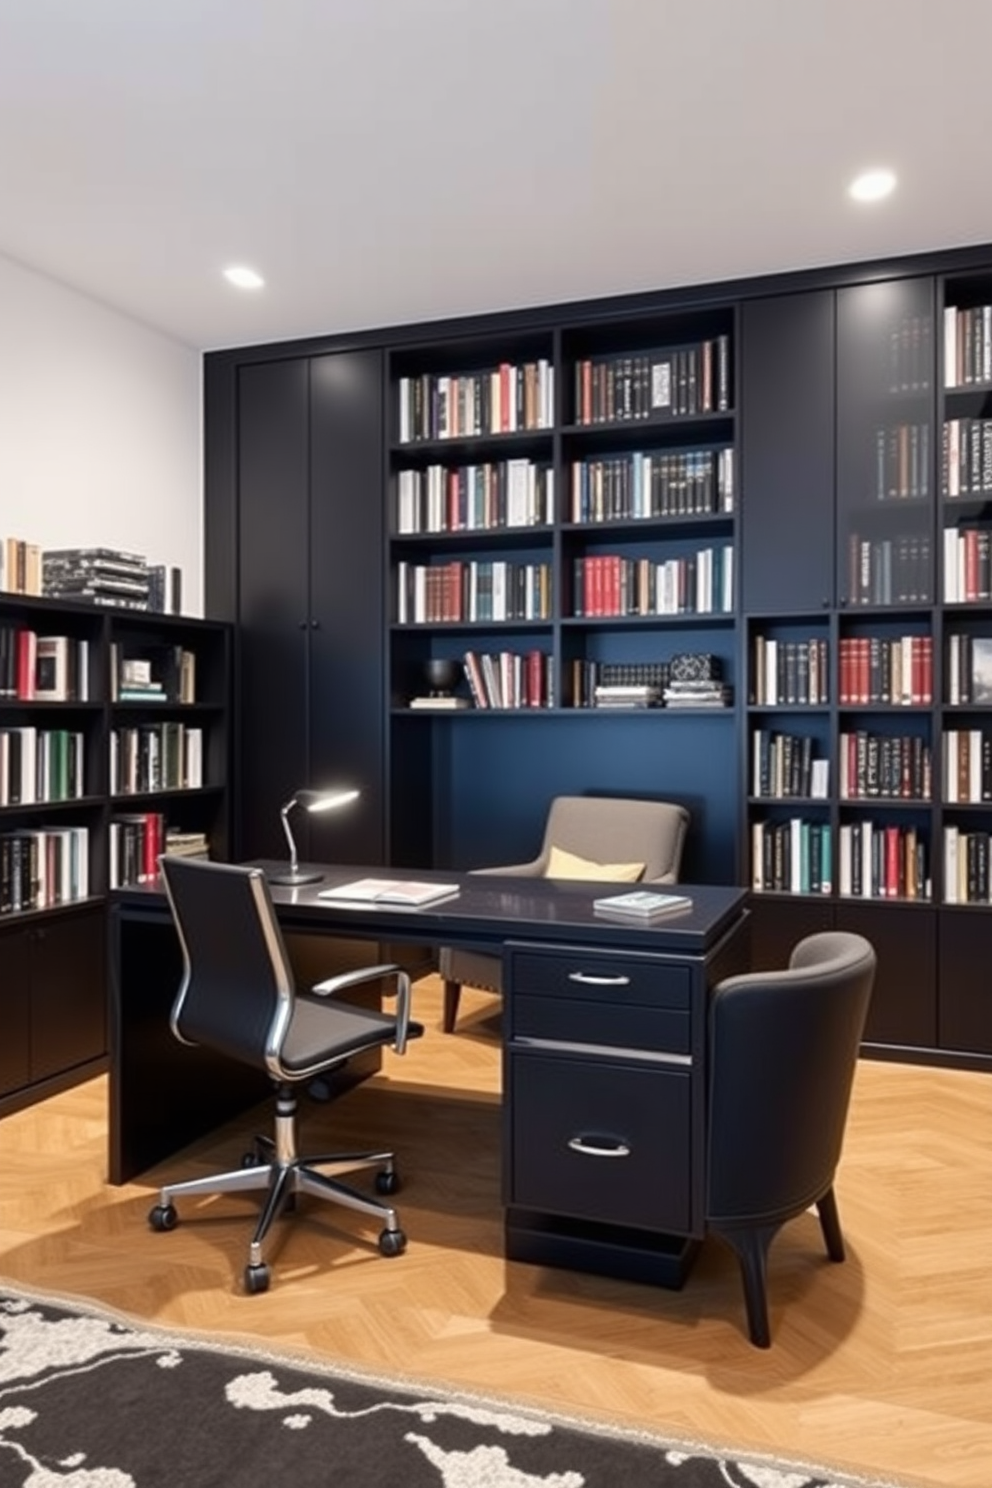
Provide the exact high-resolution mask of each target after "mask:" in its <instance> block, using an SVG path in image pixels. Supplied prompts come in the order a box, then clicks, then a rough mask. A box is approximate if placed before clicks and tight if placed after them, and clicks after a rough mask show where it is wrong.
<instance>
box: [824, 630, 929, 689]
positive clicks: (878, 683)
mask: <svg viewBox="0 0 992 1488" xmlns="http://www.w3.org/2000/svg"><path fill="white" fill-rule="evenodd" d="M837 660H838V683H837V691H838V698H839V701H840V703H841V705H842V706H843V707H858V706H861V705H865V704H868V705H874V704H883V705H887V706H896V705H899V706H901V707H926V706H928V705H929V704H930V703H932V702H933V637H932V636H928V635H901V636H842V637H841V638H840V641H839V642H838V647H837Z"/></svg>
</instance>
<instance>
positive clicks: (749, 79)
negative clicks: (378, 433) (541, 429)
mask: <svg viewBox="0 0 992 1488" xmlns="http://www.w3.org/2000/svg"><path fill="white" fill-rule="evenodd" d="M990 66H992V0H942V3H941V4H935V3H928V0H160V3H153V0H0V253H3V254H5V255H6V256H8V257H9V258H12V259H14V260H16V261H18V262H20V263H22V264H26V265H28V266H30V267H32V268H35V269H39V270H41V271H43V272H45V273H46V274H49V275H51V276H53V277H55V278H57V279H59V280H61V281H63V282H64V283H66V284H68V285H70V286H72V287H74V288H76V289H78V290H82V291H84V292H86V293H88V294H90V295H93V296H95V297H97V298H98V299H100V300H102V301H104V302H106V303H108V304H110V305H113V306H115V307H117V308H119V309H121V310H123V311H125V312H127V313H128V314H130V315H133V316H136V317H137V318H139V319H140V320H142V321H145V322H147V323H148V324H150V325H152V326H155V327H158V328H159V329H161V330H163V331H166V332H168V333H169V334H171V335H173V336H175V337H177V338H179V339H180V340H182V341H184V342H187V343H189V344H190V345H192V346H196V347H202V348H214V347H219V346H232V345H240V344H249V343H252V342H256V341H271V340H282V339H284V338H288V337H295V336H308V335H317V334H322V333H329V332H336V331H344V330H351V329H356V328H361V327H367V326H376V325H388V324H396V323H399V322H407V321H418V320H429V319H435V318H438V317H442V316H449V315H462V314H470V313H473V312H478V311H486V310H501V309H507V308H510V307H514V306H527V305H536V304H546V303H554V302H556V301H562V300H571V299H581V298H586V297H590V296H600V295H611V294H617V293H624V292H628V291H637V290H644V289H655V288H665V287H669V286H673V285H677V284H685V283H692V282H707V281H710V280H715V279H721V278H732V277H737V276H742V275H751V274H758V273H764V272H768V271H775V270H780V269H792V268H799V267H807V266H815V265H821V264H829V263H839V262H844V261H852V260H857V259H864V258H874V257H878V256H888V255H889V254H903V253H908V252H915V251H917V250H923V249H929V248H936V247H947V246H954V245H964V244H968V243H980V242H989V241H992V193H990V191H989V187H988V151H989V143H990V138H992V131H990V125H992V87H990V85H989V69H990ZM873 164H885V165H888V166H890V167H891V168H892V169H894V170H895V171H896V172H897V173H898V176H899V182H900V184H899V188H898V191H897V193H896V195H895V196H894V197H893V198H891V199H890V200H889V201H888V202H886V203H882V204H878V205H875V206H873V207H869V208H866V207H863V206H862V207H858V206H856V205H855V204H854V203H852V202H850V201H849V200H848V199H847V198H846V196H845V187H846V185H847V183H848V181H849V180H850V178H851V177H852V176H853V175H854V174H855V173H856V172H857V171H858V170H860V169H862V168H864V167H865V166H870V165H873ZM233 262H237V263H247V264H250V265H252V266H254V267H255V268H257V269H258V270H259V271H260V272H261V273H262V274H264V276H265V278H266V281H267V287H266V288H265V289H264V290H262V291H260V292H258V293H255V294H250V295H246V294H245V293H243V292H241V293H239V292H237V291H235V290H233V289H231V288H229V287H228V286H227V285H226V284H225V282H224V281H223V280H222V279H221V277H220V270H221V269H222V268H223V267H224V266H225V265H227V264H230V263H233ZM0 334H2V327H0Z"/></svg>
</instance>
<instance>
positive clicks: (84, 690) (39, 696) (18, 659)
mask: <svg viewBox="0 0 992 1488" xmlns="http://www.w3.org/2000/svg"><path fill="white" fill-rule="evenodd" d="M89 687H90V648H89V642H88V641H85V640H78V639H76V638H75V637H74V636H64V635H60V636H46V635H39V634H38V632H37V631H35V630H31V629H29V628H28V627H27V626H19V625H0V698H16V699H17V700H18V701H19V702H39V703H42V702H43V703H65V702H86V701H87V700H88V698H89V695H90V694H89Z"/></svg>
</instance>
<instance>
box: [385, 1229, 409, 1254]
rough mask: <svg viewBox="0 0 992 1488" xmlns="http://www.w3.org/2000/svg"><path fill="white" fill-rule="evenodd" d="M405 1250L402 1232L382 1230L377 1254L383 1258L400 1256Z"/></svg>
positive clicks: (404, 1237)
mask: <svg viewBox="0 0 992 1488" xmlns="http://www.w3.org/2000/svg"><path fill="white" fill-rule="evenodd" d="M405 1250H406V1236H405V1235H404V1233H403V1231H402V1230H383V1232H382V1234H381V1235H380V1236H379V1253H380V1255H384V1256H398V1255H402V1254H403V1252H404V1251H405Z"/></svg>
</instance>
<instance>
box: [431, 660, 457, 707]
mask: <svg viewBox="0 0 992 1488" xmlns="http://www.w3.org/2000/svg"><path fill="white" fill-rule="evenodd" d="M461 672H462V669H461V664H460V663H459V662H457V661H454V660H453V659H452V658H451V657H450V656H432V657H431V658H430V660H429V661H425V662H424V676H425V677H426V678H427V685H428V686H429V687H430V690H431V697H450V696H451V692H452V689H453V688H454V687H455V685H456V683H457V681H458V679H459V677H460V676H461Z"/></svg>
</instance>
